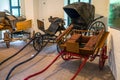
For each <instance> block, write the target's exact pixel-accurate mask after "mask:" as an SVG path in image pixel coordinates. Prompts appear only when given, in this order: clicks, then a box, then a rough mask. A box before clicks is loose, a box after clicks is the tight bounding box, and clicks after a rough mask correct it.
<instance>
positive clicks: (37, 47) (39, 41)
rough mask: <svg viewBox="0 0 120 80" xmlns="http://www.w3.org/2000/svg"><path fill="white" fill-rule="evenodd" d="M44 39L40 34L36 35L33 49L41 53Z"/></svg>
mask: <svg viewBox="0 0 120 80" xmlns="http://www.w3.org/2000/svg"><path fill="white" fill-rule="evenodd" d="M42 45H43V39H42V35H41V33H40V32H37V33H35V40H33V47H34V49H35V50H37V51H39V50H40V49H41V48H42Z"/></svg>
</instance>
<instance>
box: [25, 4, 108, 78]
mask: <svg viewBox="0 0 120 80" xmlns="http://www.w3.org/2000/svg"><path fill="white" fill-rule="evenodd" d="M63 9H64V10H65V12H66V13H67V14H68V16H69V17H70V18H71V24H70V25H69V26H68V28H67V29H66V30H65V31H64V32H63V33H62V34H61V35H60V36H58V37H57V39H56V43H57V50H58V52H59V54H58V55H57V57H55V59H54V60H53V61H52V62H51V63H50V64H49V65H48V66H47V67H45V68H44V69H43V70H41V71H39V72H37V73H35V74H32V75H30V76H28V77H26V78H25V79H24V80H28V79H30V78H32V77H34V76H36V75H38V74H41V73H43V72H44V71H46V70H47V69H48V68H49V67H50V66H51V65H52V64H53V63H54V62H55V61H56V60H57V59H58V58H59V56H61V57H62V58H63V60H71V59H80V60H81V61H82V62H81V64H80V66H79V68H78V70H77V71H76V73H75V75H74V76H73V77H72V78H71V80H74V79H75V77H76V76H77V75H78V73H79V72H80V71H81V69H82V68H83V67H84V65H85V63H86V62H87V60H90V61H93V60H94V59H95V58H96V57H99V69H100V70H101V69H103V67H104V64H105V61H106V59H107V45H106V39H107V36H108V34H109V32H107V31H106V27H105V25H104V23H103V22H101V21H99V19H100V18H102V17H103V16H100V17H98V18H94V16H95V8H94V6H93V5H91V4H88V3H83V2H82V3H73V4H70V5H67V6H65V7H63Z"/></svg>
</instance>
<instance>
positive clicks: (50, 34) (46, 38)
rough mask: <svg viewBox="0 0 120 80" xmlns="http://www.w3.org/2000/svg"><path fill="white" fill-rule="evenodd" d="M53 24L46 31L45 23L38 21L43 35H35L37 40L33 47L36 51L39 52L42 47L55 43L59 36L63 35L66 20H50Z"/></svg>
mask: <svg viewBox="0 0 120 80" xmlns="http://www.w3.org/2000/svg"><path fill="white" fill-rule="evenodd" d="M48 20H49V22H50V23H51V24H50V26H49V27H48V29H46V30H45V26H44V22H43V21H41V20H37V24H38V29H39V30H41V31H42V32H43V33H40V32H37V33H35V37H36V39H35V40H34V41H33V47H34V49H35V50H37V51H39V50H40V49H41V48H42V47H44V46H46V44H47V43H49V42H51V41H52V42H55V39H56V38H57V36H58V35H60V34H61V33H62V31H63V30H65V28H64V24H65V23H64V20H63V19H62V18H59V17H52V16H50V18H48Z"/></svg>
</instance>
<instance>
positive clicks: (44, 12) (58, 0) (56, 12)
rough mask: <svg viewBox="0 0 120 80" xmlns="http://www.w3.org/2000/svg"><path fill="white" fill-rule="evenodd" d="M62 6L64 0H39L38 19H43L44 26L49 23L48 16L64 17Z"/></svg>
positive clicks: (47, 25)
mask: <svg viewBox="0 0 120 80" xmlns="http://www.w3.org/2000/svg"><path fill="white" fill-rule="evenodd" d="M63 6H64V0H39V19H40V20H43V19H44V22H45V27H46V28H48V27H49V25H50V23H49V21H48V18H49V17H50V16H53V17H61V18H64V13H63Z"/></svg>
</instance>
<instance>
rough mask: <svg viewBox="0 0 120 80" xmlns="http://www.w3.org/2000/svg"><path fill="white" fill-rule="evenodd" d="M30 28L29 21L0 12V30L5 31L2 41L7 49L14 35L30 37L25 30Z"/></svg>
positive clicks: (30, 23)
mask: <svg viewBox="0 0 120 80" xmlns="http://www.w3.org/2000/svg"><path fill="white" fill-rule="evenodd" d="M31 27H32V21H31V20H26V18H24V17H15V16H14V15H12V14H10V13H9V12H0V30H1V31H3V30H5V33H4V38H3V40H4V42H5V43H6V46H7V47H10V42H11V41H12V39H13V38H14V36H15V35H19V34H27V35H29V36H30V31H27V30H28V29H29V28H31Z"/></svg>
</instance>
